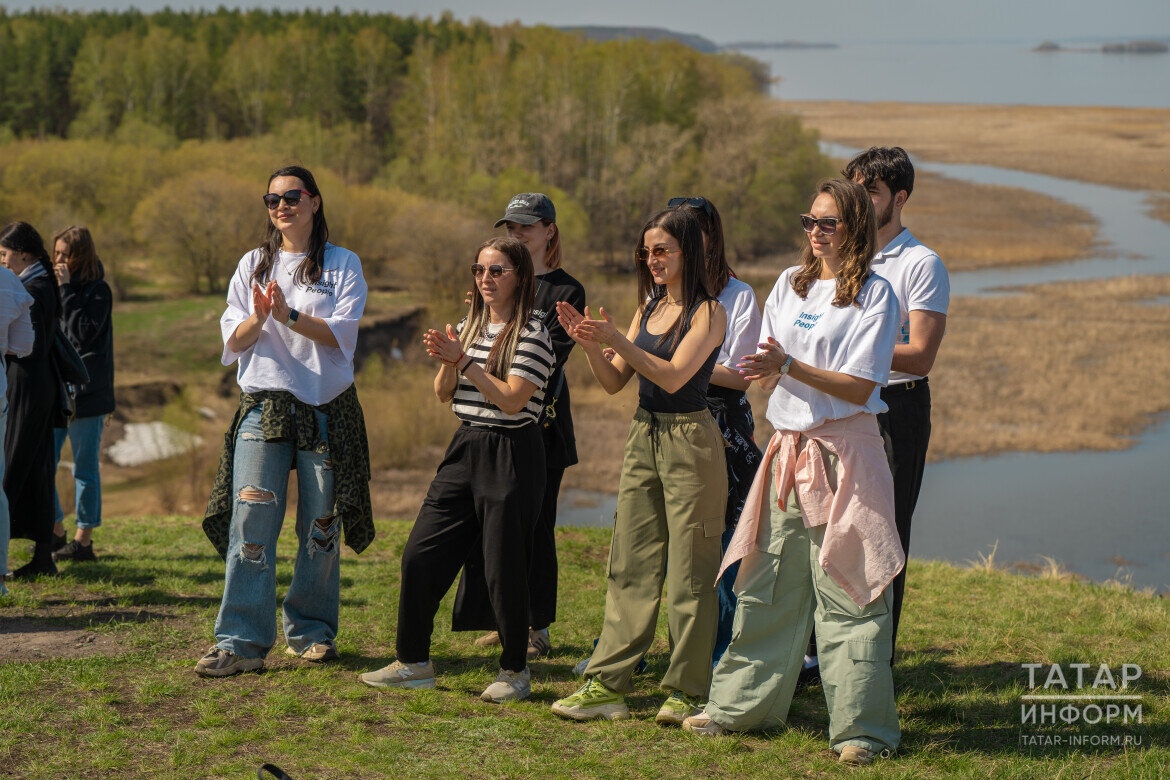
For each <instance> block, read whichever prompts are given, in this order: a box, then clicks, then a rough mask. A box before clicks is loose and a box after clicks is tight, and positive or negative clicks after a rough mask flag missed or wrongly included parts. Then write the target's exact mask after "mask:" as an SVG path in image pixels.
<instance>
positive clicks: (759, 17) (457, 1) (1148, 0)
mask: <svg viewBox="0 0 1170 780" xmlns="http://www.w3.org/2000/svg"><path fill="white" fill-rule="evenodd" d="M219 4H220V2H219V0H204V1H203V2H198V0H196V1H195V2H192V1H191V0H170V2H167V0H136V1H135V2H130V1H129V0H64V2H53V3H51V4H45V3H29V2H19V0H18V1H17V2H8V3H6V5H7V6H8V8H9V9H11V10H20V9H27V8H29V7H34V6H46V5H51V6H52V7H65V8H77V9H96V8H109V9H125V8H129V7H131V6H133V7H137V8H140V9H142V10H144V11H150V10H157V9H159V8H162V7H164V6H166V5H170V6H171V7H173V8H189V7H195V8H198V7H211V8H214V7H215V6H217V5H219ZM223 4H224V5H227V6H243V7H249V8H252V7H263V8H275V7H279V8H285V9H289V8H297V7H322V6H323V7H326V8H332V7H334V6H335V5H336V6H339V7H341V8H342V9H358V10H368V11H388V12H391V13H396V14H401V15H410V14H417V15H420V16H430V15H436V14H438V13H440V12H441V11H443V10H444V9H448V10H450V11H452V12H453V13H454V14H455V16H457V17H458V18H460V19H468V18H471V17H473V16H474V17H479V18H481V19H484V20H486V21H489V22H506V21H513V20H519V21H521V22H523V23H525V24H538V23H542V24H551V25H575V24H602V25H637V26H652V27H667V28H669V29H672V30H677V31H679V32H689V33H699V34H701V35H705V36H706V37H708V38H711V39H712V40H714V41H716V42H717V43H727V42H730V41H736V40H745V39H751V40H803V41H854V40H878V41H896V40H924V39H928V40H967V39H995V40H1013V41H1016V40H1019V41H1024V42H1032V41H1036V42H1039V41H1040V40H1043V39H1053V40H1058V41H1059V40H1069V39H1073V38H1109V37H1126V38H1137V37H1157V36H1170V0H1109V2H1103V0H799V1H798V0H672V1H671V2H658V1H657V0H656V1H654V2H642V1H641V0H632V1H631V0H545V2H532V0H494V2H493V1H490V0H382V2H378V0H317V1H315V2H303V1H302V2H297V0H289V1H288V2H284V3H276V2H242V3H241V2H231V0H224V2H223Z"/></svg>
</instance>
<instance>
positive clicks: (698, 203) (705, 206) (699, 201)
mask: <svg viewBox="0 0 1170 780" xmlns="http://www.w3.org/2000/svg"><path fill="white" fill-rule="evenodd" d="M684 204H685V205H687V206H690V207H691V208H693V209H702V210H703V211H705V212H707V216H709V217H714V216H715V215H714V214H712V213H711V204H710V203H708V202H707V199H706V198H671V199H670V200H668V201H666V207H667V208H668V209H676V208H678V207H679V206H682V205H684Z"/></svg>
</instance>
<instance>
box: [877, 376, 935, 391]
mask: <svg viewBox="0 0 1170 780" xmlns="http://www.w3.org/2000/svg"><path fill="white" fill-rule="evenodd" d="M925 386H926V378H925V377H923V378H922V379H913V380H911V381H909V382H903V383H902V384H899V385H890V386H888V387H883V388H882V393H881V394H882V395H885V394H886V393H903V392H906V391H907V390H913V389H914V388H916V387H925Z"/></svg>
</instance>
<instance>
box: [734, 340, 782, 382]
mask: <svg viewBox="0 0 1170 780" xmlns="http://www.w3.org/2000/svg"><path fill="white" fill-rule="evenodd" d="M758 346H759V347H760V351H759V352H756V353H755V354H752V355H744V356H743V357H742V358H740V360H739V364H738V368H739V373H740V374H741V375H742V376H743V378H744V379H746V380H748V381H749V382H753V381H755V380H758V379H765V378H767V377H769V376H772V375H773V374H779V373H780V367H781V366H783V365H784V361H786V360H788V353H787V352H785V351H784V347H782V346H780V344H779V342H777V341H776V339H774V338H771V337H768V340H767V341H766V342H761V343H760V344H759V345H758Z"/></svg>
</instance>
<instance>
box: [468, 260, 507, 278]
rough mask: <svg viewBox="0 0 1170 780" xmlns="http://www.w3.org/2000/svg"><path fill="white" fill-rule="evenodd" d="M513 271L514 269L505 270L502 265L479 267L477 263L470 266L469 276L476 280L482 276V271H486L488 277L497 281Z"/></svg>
mask: <svg viewBox="0 0 1170 780" xmlns="http://www.w3.org/2000/svg"><path fill="white" fill-rule="evenodd" d="M515 270H516V269H515V268H505V267H504V266H502V265H480V264H479V263H473V264H472V266H471V275H472V276H474V277H475V278H476V279H478V278H479V277H481V276H483V274H484V271H487V273H488V276H490V277H491V278H493V279H499V278H500V277H501V276H503V275H504V274H506V273H508V272H510V271H515Z"/></svg>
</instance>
